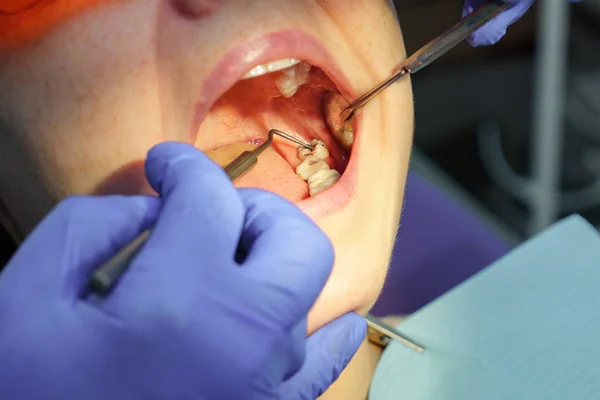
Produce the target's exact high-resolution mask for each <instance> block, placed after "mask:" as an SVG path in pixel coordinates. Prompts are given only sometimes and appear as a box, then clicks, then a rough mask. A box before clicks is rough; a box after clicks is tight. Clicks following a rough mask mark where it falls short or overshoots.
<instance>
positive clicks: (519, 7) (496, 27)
mask: <svg viewBox="0 0 600 400" xmlns="http://www.w3.org/2000/svg"><path fill="white" fill-rule="evenodd" d="M506 1H507V2H508V3H514V6H512V7H511V8H509V9H508V10H506V11H505V12H503V13H502V14H500V15H498V16H497V17H496V18H494V19H493V20H491V21H490V22H488V23H487V24H485V25H484V26H482V27H481V28H480V29H478V30H477V31H475V32H474V33H473V34H472V35H471V36H470V37H469V39H468V40H469V43H471V45H472V46H473V47H477V46H488V45H491V44H495V43H497V42H498V41H499V40H500V39H501V38H502V37H503V36H504V35H505V34H506V28H508V27H509V26H511V25H512V24H514V23H515V22H517V21H518V20H519V19H520V18H521V17H522V16H523V15H524V14H525V13H526V12H527V10H529V8H530V7H531V6H532V4H533V3H534V1H535V0H506ZM578 1H579V0H571V2H572V3H577V2H578ZM486 2H487V0H465V5H464V7H463V17H464V16H465V15H467V14H469V13H471V12H473V11H474V10H476V9H477V8H479V7H480V6H481V5H482V4H484V3H486Z"/></svg>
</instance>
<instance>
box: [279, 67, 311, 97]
mask: <svg viewBox="0 0 600 400" xmlns="http://www.w3.org/2000/svg"><path fill="white" fill-rule="evenodd" d="M310 68H311V65H310V64H309V63H306V62H301V63H299V64H296V65H294V66H293V67H291V68H287V69H284V70H283V71H281V75H280V76H279V77H278V78H277V79H276V80H275V84H276V85H277V87H278V88H279V91H280V92H281V94H282V95H284V96H285V97H286V98H288V99H289V98H290V97H292V96H293V95H295V94H296V92H297V91H298V89H299V88H300V86H302V85H304V84H305V83H306V82H307V81H308V76H309V73H310Z"/></svg>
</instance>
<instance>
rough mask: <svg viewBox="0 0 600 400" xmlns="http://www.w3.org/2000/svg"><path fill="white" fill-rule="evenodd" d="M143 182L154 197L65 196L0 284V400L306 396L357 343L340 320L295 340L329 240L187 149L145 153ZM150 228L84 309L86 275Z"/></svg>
mask: <svg viewBox="0 0 600 400" xmlns="http://www.w3.org/2000/svg"><path fill="white" fill-rule="evenodd" d="M146 173H147V177H148V180H149V182H150V183H151V185H152V186H153V187H154V189H155V190H156V191H157V192H158V193H159V194H160V198H156V197H149V196H127V197H126V196H108V197H73V198H70V199H67V200H66V201H64V202H62V203H61V204H60V205H59V206H58V207H57V208H56V209H55V210H54V211H52V212H51V213H50V214H49V215H48V217H47V218H45V220H44V221H43V222H42V223H41V224H40V225H39V226H38V227H37V228H36V229H35V231H34V232H33V233H32V234H31V235H30V236H29V237H28V238H27V240H26V241H25V242H24V243H23V245H22V246H21V247H20V248H19V250H18V251H17V253H16V254H15V256H14V257H13V258H12V259H11V261H10V262H9V263H8V265H7V266H6V268H5V270H4V271H3V273H2V275H0V360H1V361H0V398H1V399H11V400H20V399H86V400H94V399H102V400H105V399H114V400H120V399H127V400H130V399H174V400H175V399H182V400H183V399H207V400H208V399H211V400H212V399H236V400H237V399H276V398H285V399H313V398H314V397H316V395H318V394H319V393H321V392H322V391H323V390H324V389H326V388H327V387H328V386H329V385H330V384H331V383H332V382H333V380H334V379H335V378H336V377H337V375H338V374H339V371H340V370H341V369H343V368H344V367H345V365H346V364H347V362H348V361H349V360H350V359H351V357H352V355H353V354H354V353H355V351H356V350H357V348H358V346H359V344H360V343H361V341H362V340H363V339H364V335H365V331H366V326H365V322H364V320H363V319H362V318H360V317H359V316H358V315H356V314H349V315H346V316H343V317H341V318H340V319H338V320H336V321H334V322H332V323H330V324H329V325H327V326H325V327H324V328H322V329H321V330H319V331H317V332H316V333H315V334H314V335H312V336H311V337H310V338H309V339H308V340H307V339H306V313H307V312H308V310H309V308H310V307H311V305H312V304H313V302H314V300H315V299H316V297H317V296H318V294H319V293H320V291H321V289H322V287H323V285H324V284H325V281H326V280H327V278H328V276H329V273H330V269H331V266H332V262H333V251H332V248H331V245H330V243H329V241H328V239H327V238H326V237H325V235H324V234H323V233H322V232H321V231H320V230H319V229H318V228H317V226H316V225H314V224H313V223H312V222H311V221H310V220H309V219H308V218H307V217H306V216H305V215H304V214H302V212H301V211H300V210H298V209H297V208H296V207H295V206H293V205H292V204H291V203H289V202H287V201H286V200H284V199H282V198H280V197H278V196H276V195H274V194H270V193H267V192H264V191H262V190H253V189H239V190H238V189H235V188H234V187H233V185H232V184H231V182H230V181H229V179H228V178H227V176H226V175H225V174H224V172H223V171H222V170H221V169H220V168H219V167H218V166H217V165H215V164H214V163H213V162H212V161H210V160H209V159H208V158H207V157H206V156H205V155H204V154H202V153H201V152H199V151H198V150H196V149H195V148H193V147H191V146H187V145H184V144H178V143H165V144H162V145H159V146H157V147H155V148H154V149H153V150H151V151H150V153H149V155H148V160H147V162H146ZM149 226H153V231H152V234H151V236H150V238H149V239H148V241H147V242H146V244H145V245H144V247H143V248H142V249H141V251H140V252H139V254H138V255H137V256H136V258H135V259H134V261H133V262H132V265H131V267H130V269H129V270H128V271H127V272H126V273H125V275H123V277H122V279H121V281H120V282H119V284H118V285H117V287H116V288H115V289H114V291H113V292H112V293H111V294H110V295H109V296H108V297H106V298H104V299H85V298H83V297H84V296H83V293H84V292H85V288H86V285H87V281H88V278H89V276H90V274H91V272H92V271H93V269H94V268H95V267H96V266H98V265H99V264H100V263H101V262H102V261H103V260H106V259H108V258H109V256H110V255H112V254H114V253H115V252H116V251H117V249H119V248H121V247H122V246H123V245H125V244H126V243H128V242H129V241H130V240H131V239H133V238H134V237H135V236H136V235H137V234H139V232H141V231H142V230H143V229H145V228H147V227H149ZM298 248H305V249H310V251H298ZM236 260H237V261H236Z"/></svg>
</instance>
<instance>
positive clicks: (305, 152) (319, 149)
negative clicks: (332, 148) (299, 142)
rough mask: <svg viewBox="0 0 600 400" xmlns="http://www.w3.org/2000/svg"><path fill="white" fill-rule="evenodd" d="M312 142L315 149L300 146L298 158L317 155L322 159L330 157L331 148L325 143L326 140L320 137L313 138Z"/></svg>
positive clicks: (303, 158)
mask: <svg viewBox="0 0 600 400" xmlns="http://www.w3.org/2000/svg"><path fill="white" fill-rule="evenodd" d="M310 144H311V145H312V146H313V149H312V150H310V149H307V148H306V147H303V146H298V159H299V160H305V159H306V157H310V156H315V157H318V158H320V159H322V160H324V159H326V158H327V157H329V150H328V149H327V146H326V145H325V142H323V141H322V140H319V139H313V140H312V141H311V142H310Z"/></svg>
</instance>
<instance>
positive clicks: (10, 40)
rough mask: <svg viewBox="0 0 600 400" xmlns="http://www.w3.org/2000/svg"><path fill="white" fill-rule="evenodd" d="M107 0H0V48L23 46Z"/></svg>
mask: <svg viewBox="0 0 600 400" xmlns="http://www.w3.org/2000/svg"><path fill="white" fill-rule="evenodd" d="M104 2H107V0H0V50H7V49H11V48H15V47H20V46H23V45H25V44H27V43H29V42H32V41H35V40H36V39H39V38H40V37H42V36H43V35H44V34H45V33H47V32H48V31H49V30H51V29H52V28H54V27H55V26H57V25H59V24H60V23H61V22H64V21H65V20H67V19H68V18H70V17H72V16H74V15H76V14H78V13H79V12H81V11H84V10H86V9H88V8H89V7H91V6H93V5H96V4H98V3H104Z"/></svg>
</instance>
